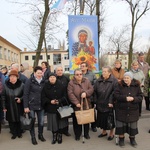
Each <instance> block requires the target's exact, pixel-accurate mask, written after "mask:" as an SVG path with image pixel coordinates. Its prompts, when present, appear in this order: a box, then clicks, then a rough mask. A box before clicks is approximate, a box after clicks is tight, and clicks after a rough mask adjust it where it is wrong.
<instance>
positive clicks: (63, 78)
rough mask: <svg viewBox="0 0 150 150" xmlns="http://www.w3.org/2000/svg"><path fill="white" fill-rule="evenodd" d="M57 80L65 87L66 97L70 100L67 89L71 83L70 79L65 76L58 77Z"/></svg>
mask: <svg viewBox="0 0 150 150" xmlns="http://www.w3.org/2000/svg"><path fill="white" fill-rule="evenodd" d="M57 80H59V81H60V82H61V84H62V85H63V87H64V90H65V95H66V97H67V99H68V93H67V87H68V83H69V81H70V79H69V77H67V76H65V75H62V76H57Z"/></svg>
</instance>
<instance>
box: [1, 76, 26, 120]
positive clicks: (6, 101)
mask: <svg viewBox="0 0 150 150" xmlns="http://www.w3.org/2000/svg"><path fill="white" fill-rule="evenodd" d="M23 88H24V84H23V83H22V82H21V81H20V80H19V79H18V80H17V82H16V83H15V84H12V83H11V82H9V80H7V81H6V83H5V85H4V88H3V91H2V94H1V97H2V105H3V109H7V112H6V120H7V121H10V122H18V121H20V115H22V114H23V104H22V102H21V103H17V102H16V100H15V97H18V98H20V99H21V101H22V96H23Z"/></svg>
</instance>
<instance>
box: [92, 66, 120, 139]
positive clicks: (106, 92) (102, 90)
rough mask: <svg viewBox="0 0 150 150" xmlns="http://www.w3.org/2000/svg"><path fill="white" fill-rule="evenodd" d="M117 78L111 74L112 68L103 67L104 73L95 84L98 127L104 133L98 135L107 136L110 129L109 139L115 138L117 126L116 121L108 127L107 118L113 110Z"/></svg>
mask: <svg viewBox="0 0 150 150" xmlns="http://www.w3.org/2000/svg"><path fill="white" fill-rule="evenodd" d="M117 83H118V82H117V79H116V78H115V77H114V76H113V75H111V68H110V67H109V66H106V67H103V68H102V75H101V76H100V78H99V79H98V80H97V81H96V83H95V84H94V101H95V103H96V109H97V127H99V128H101V129H102V133H101V134H100V135H99V136H98V137H99V138H102V137H104V136H107V131H106V130H110V133H109V136H108V140H109V141H110V140H112V139H113V138H114V134H113V129H114V127H115V125H114V122H113V124H112V128H111V129H108V127H107V119H108V116H109V114H110V113H112V111H113V103H114V102H113V101H114V98H113V93H114V90H115V88H116V86H117Z"/></svg>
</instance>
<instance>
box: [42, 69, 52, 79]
mask: <svg viewBox="0 0 150 150" xmlns="http://www.w3.org/2000/svg"><path fill="white" fill-rule="evenodd" d="M50 73H51V71H50V69H49V68H47V69H46V70H45V72H44V78H45V80H48V79H49V75H50Z"/></svg>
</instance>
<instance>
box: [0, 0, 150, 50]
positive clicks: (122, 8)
mask: <svg viewBox="0 0 150 150" xmlns="http://www.w3.org/2000/svg"><path fill="white" fill-rule="evenodd" d="M106 8H107V9H106V24H105V35H109V34H111V33H112V31H113V29H114V28H118V29H119V28H121V27H122V26H123V25H127V24H128V25H129V24H130V10H129V8H128V5H124V3H123V2H122V1H121V2H118V1H116V2H113V0H108V3H107V7H106ZM17 9H18V6H16V5H15V4H10V3H8V2H7V1H6V0H1V9H0V20H1V21H0V36H2V37H4V38H5V39H7V40H8V41H10V42H11V43H12V44H14V45H16V46H17V47H19V48H20V49H22V50H23V48H24V47H26V46H25V44H24V43H22V42H21V41H20V39H19V36H20V35H21V31H23V32H28V30H27V25H26V24H25V23H24V22H23V21H22V20H21V19H20V18H18V17H17V16H18V14H17V15H15V14H13V13H14V12H17ZM66 18H67V16H66ZM24 19H29V18H24ZM65 21H66V20H65ZM67 24H68V23H67V22H66V28H67ZM61 34H62V36H61V37H64V38H65V37H66V33H65V32H63V33H61ZM136 34H138V36H139V37H140V38H141V41H142V42H141V46H142V44H144V45H148V44H149V43H150V41H148V40H149V37H150V12H148V13H147V15H146V16H144V17H143V18H142V19H141V20H140V21H139V23H138V27H137V29H136ZM102 40H104V39H102ZM103 43H105V42H104V41H103ZM149 45H150V44H149Z"/></svg>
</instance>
